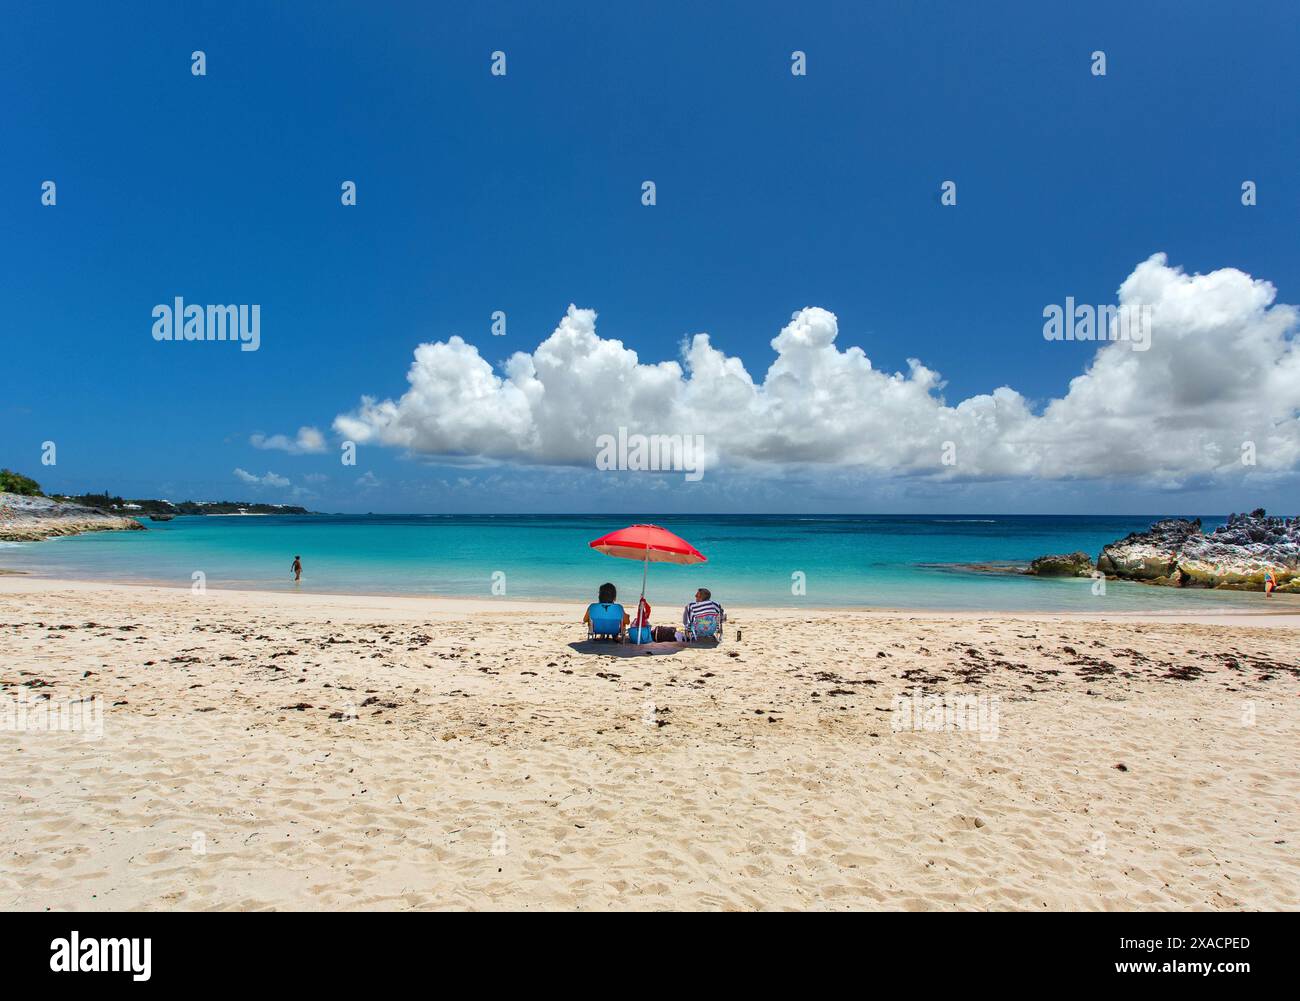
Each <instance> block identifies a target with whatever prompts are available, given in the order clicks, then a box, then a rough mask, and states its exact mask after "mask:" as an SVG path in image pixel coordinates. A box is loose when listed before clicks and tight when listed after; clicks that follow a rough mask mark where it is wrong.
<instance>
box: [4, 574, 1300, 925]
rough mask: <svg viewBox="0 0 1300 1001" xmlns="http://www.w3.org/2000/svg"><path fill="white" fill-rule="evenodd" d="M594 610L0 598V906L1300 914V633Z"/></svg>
mask: <svg viewBox="0 0 1300 1001" xmlns="http://www.w3.org/2000/svg"><path fill="white" fill-rule="evenodd" d="M580 615H581V609H573V608H561V607H559V606H550V605H544V604H538V603H525V602H514V603H508V602H504V601H503V602H500V603H493V602H487V601H478V602H469V601H452V600H428V599H418V598H355V597H347V596H315V595H307V594H303V595H270V594H260V593H240V592H217V591H210V592H208V593H207V594H206V595H201V596H195V595H191V594H190V593H189V592H188V591H185V590H179V591H178V590H165V589H161V588H140V587H126V586H104V585H99V584H70V583H67V582H55V581H43V580H37V579H32V578H24V577H3V578H0V684H2V687H0V696H3V697H7V699H8V700H9V701H8V704H10V705H12V704H13V700H18V699H23V700H26V699H29V698H35V697H37V696H40V695H49V696H50V704H51V705H63V704H65V703H67V702H68V700H70V699H78V698H82V697H90V696H98V697H100V698H101V699H103V700H104V701H103V705H104V706H105V707H106V708H105V709H104V715H103V718H102V737H101V738H100V739H98V740H95V739H87V735H85V734H81V733H67V732H62V733H60V732H46V731H42V730H37V729H30V728H29V729H27V730H23V731H18V732H15V731H12V730H8V731H0V794H2V795H3V802H4V804H5V809H4V812H3V817H2V819H0V907H3V908H6V909H14V908H23V909H44V908H47V907H48V908H54V909H80V910H87V909H119V908H187V909H189V908H267V907H270V908H334V909H338V908H386V909H388V908H395V909H405V908H502V907H509V908H583V909H601V908H620V909H634V908H635V909H642V908H692V909H695V908H709V909H752V908H787V907H789V908H818V909H841V908H907V909H912V908H916V909H920V908H994V909H1002V908H1020V909H1035V910H1042V909H1055V908H1086V909H1104V908H1177V909H1185V908H1197V909H1201V908H1210V909H1242V908H1263V909H1278V908H1286V909H1294V908H1296V907H1300V863H1298V862H1297V859H1298V858H1300V855H1298V853H1297V851H1296V846H1297V845H1300V830H1298V828H1300V806H1298V805H1297V804H1300V778H1298V774H1297V768H1296V763H1295V762H1296V753H1295V748H1296V740H1297V736H1300V726H1298V722H1300V715H1298V713H1297V701H1296V697H1297V695H1300V667H1298V666H1297V664H1298V662H1300V631H1297V626H1298V625H1300V622H1298V621H1297V616H1295V615H1294V614H1290V615H1277V616H1258V617H1256V616H1240V617H1239V616H1230V615H1217V614H1216V615H1214V616H1212V617H1211V621H1210V622H1198V621H1195V617H1186V616H1183V617H1180V616H1148V617H1145V619H1143V618H1142V617H1133V618H1128V617H1125V618H1120V619H1117V618H1111V619H1100V618H1098V617H1087V618H1085V617H1067V616H1032V615H1021V616H980V615H969V614H961V615H937V614H930V613H895V614H890V613H845V612H836V613H834V614H831V613H827V612H820V611H811V610H810V611H808V612H795V611H788V610H787V611H783V612H765V611H762V610H753V609H742V610H733V618H734V620H735V621H734V622H733V623H732V624H731V626H730V629H731V635H730V636H729V637H728V639H727V640H726V641H725V642H724V643H723V644H722V645H721V646H720V647H719V648H716V649H715V648H695V649H680V650H678V649H675V648H672V647H666V648H657V649H656V651H655V652H654V655H652V656H646V655H644V654H641V655H636V654H630V651H627V650H620V649H615V648H611V647H606V646H600V647H593V646H589V645H588V644H586V643H583V642H581V641H582V637H583V635H584V633H583V628H582V626H581V625H579V624H578V623H577V622H576V621H575V620H576V619H577V618H579V617H580ZM1202 618H1204V617H1202ZM1225 620H1226V622H1227V623H1229V624H1223V623H1224V622H1225ZM38 623H39V624H38ZM90 623H94V625H91V624H90ZM1212 623H1213V624H1212ZM64 626H66V627H70V628H60V627H64ZM738 626H739V627H740V628H742V629H743V630H744V635H743V639H741V640H739V641H737V639H736V638H735V632H736V628H737V627H738ZM574 644H576V646H575V645H574ZM1067 648H1069V649H1067ZM1071 651H1073V652H1071ZM629 654H630V655H629ZM86 672H90V673H89V674H87V673H86ZM918 689H924V690H927V691H930V692H932V693H934V694H935V695H936V696H948V697H951V696H955V695H960V694H968V695H972V696H981V697H983V698H984V701H982V702H979V703H977V706H978V707H982V708H983V709H984V710H985V711H986V713H987V712H988V711H990V710H991V709H992V708H996V714H997V716H996V722H997V726H996V736H995V738H994V739H981V738H980V735H979V734H977V733H973V732H960V731H958V732H954V731H952V730H948V731H934V730H925V729H922V730H920V731H916V732H913V731H911V730H907V731H905V732H896V731H895V730H893V729H891V720H893V719H896V718H899V717H901V715H902V713H901V712H900V709H901V708H905V707H910V705H911V703H910V702H909V703H906V704H905V705H904V704H901V703H899V704H896V703H895V698H894V697H895V696H896V695H903V694H908V693H911V692H913V691H916V690H918ZM993 697H996V702H994V701H993ZM299 705H302V706H305V707H307V708H302V709H297V708H288V707H294V706H299ZM921 705H922V706H924V705H925V704H924V703H921ZM332 714H340V717H339V718H331V716H332ZM354 714H355V717H356V718H351V717H352V716H353V715H354ZM983 723H984V724H986V730H987V731H988V732H986V733H985V734H984V736H991V735H992V728H991V727H989V726H988V725H987V724H989V723H990V717H989V716H988V715H986V716H985V717H984V718H983ZM1119 764H1123V765H1124V766H1125V769H1126V770H1120V769H1118V768H1117V767H1116V766H1117V765H1119Z"/></svg>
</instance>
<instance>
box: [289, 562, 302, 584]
mask: <svg viewBox="0 0 1300 1001" xmlns="http://www.w3.org/2000/svg"><path fill="white" fill-rule="evenodd" d="M289 569H290V570H292V571H293V580H294V583H297V582H298V581H300V580H302V557H301V556H295V557H294V558H293V566H291V567H290V568H289Z"/></svg>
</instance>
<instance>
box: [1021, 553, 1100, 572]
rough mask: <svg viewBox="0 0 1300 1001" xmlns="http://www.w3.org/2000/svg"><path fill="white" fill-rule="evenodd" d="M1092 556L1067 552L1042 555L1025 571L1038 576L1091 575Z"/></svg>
mask: <svg viewBox="0 0 1300 1001" xmlns="http://www.w3.org/2000/svg"><path fill="white" fill-rule="evenodd" d="M1092 570H1093V567H1092V557H1090V556H1089V555H1088V554H1087V553H1082V552H1080V553H1066V554H1065V555H1063V556H1062V555H1058V556H1040V557H1038V558H1037V559H1036V560H1034V561H1033V562H1032V563H1030V564H1029V569H1028V570H1026V571H1025V573H1027V574H1032V575H1034V576H1036V577H1091V576H1092Z"/></svg>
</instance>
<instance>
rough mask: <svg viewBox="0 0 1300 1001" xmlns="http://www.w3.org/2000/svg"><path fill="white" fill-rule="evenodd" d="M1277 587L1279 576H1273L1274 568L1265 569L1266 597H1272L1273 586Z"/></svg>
mask: <svg viewBox="0 0 1300 1001" xmlns="http://www.w3.org/2000/svg"><path fill="white" fill-rule="evenodd" d="M1275 587H1277V578H1276V577H1274V576H1273V571H1272V570H1265V571H1264V597H1265V598H1268V597H1271V596H1272V594H1273V588H1275Z"/></svg>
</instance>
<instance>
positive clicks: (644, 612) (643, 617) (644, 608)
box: [632, 598, 650, 626]
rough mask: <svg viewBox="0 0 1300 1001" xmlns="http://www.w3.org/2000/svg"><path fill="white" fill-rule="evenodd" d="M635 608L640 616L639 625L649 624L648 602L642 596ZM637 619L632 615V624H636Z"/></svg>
mask: <svg viewBox="0 0 1300 1001" xmlns="http://www.w3.org/2000/svg"><path fill="white" fill-rule="evenodd" d="M637 609H638V615H639V618H640V622H641V625H643V626H648V625H650V602H648V601H646V600H645V599H644V598H642V599H641V604H640V605H638V606H637ZM637 621H638V618H637V616H633V618H632V625H636V624H637Z"/></svg>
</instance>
